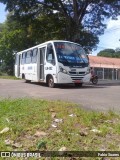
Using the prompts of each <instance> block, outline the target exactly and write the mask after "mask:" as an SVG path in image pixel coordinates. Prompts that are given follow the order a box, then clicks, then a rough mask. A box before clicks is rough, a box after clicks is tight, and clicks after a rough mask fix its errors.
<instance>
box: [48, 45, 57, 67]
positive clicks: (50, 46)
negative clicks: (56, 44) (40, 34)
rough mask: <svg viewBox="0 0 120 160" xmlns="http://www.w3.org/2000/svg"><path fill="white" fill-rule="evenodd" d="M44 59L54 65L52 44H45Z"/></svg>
mask: <svg viewBox="0 0 120 160" xmlns="http://www.w3.org/2000/svg"><path fill="white" fill-rule="evenodd" d="M46 60H47V62H49V63H51V64H53V65H55V56H54V50H53V47H52V44H50V43H49V44H48V46H47V54H46Z"/></svg>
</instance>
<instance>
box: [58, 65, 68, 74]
mask: <svg viewBox="0 0 120 160" xmlns="http://www.w3.org/2000/svg"><path fill="white" fill-rule="evenodd" d="M59 68H60V72H63V73H65V74H67V73H68V72H67V71H66V70H65V69H64V68H62V67H61V66H60V67H59Z"/></svg>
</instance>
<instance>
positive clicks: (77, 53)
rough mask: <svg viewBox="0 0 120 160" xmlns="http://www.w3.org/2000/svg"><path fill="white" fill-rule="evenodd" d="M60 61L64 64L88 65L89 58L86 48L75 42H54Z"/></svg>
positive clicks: (73, 65) (74, 65) (72, 65)
mask: <svg viewBox="0 0 120 160" xmlns="http://www.w3.org/2000/svg"><path fill="white" fill-rule="evenodd" d="M54 45H55V50H56V54H57V59H58V62H60V63H62V64H63V65H64V66H71V67H87V66H88V58H87V55H86V54H85V51H84V49H83V48H82V47H81V46H80V45H79V44H75V43H70V42H54Z"/></svg>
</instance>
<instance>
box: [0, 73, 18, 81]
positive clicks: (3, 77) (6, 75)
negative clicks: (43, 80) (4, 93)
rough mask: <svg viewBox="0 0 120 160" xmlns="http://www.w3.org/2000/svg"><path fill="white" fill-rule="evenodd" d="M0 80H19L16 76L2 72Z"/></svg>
mask: <svg viewBox="0 0 120 160" xmlns="http://www.w3.org/2000/svg"><path fill="white" fill-rule="evenodd" d="M0 79H15V80H17V79H19V78H16V77H15V76H10V75H8V74H7V73H2V72H0Z"/></svg>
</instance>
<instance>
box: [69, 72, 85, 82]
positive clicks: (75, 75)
mask: <svg viewBox="0 0 120 160" xmlns="http://www.w3.org/2000/svg"><path fill="white" fill-rule="evenodd" d="M69 74H70V77H71V78H72V80H73V81H76V80H82V79H83V78H84V76H85V72H71V71H70V72H69Z"/></svg>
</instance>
